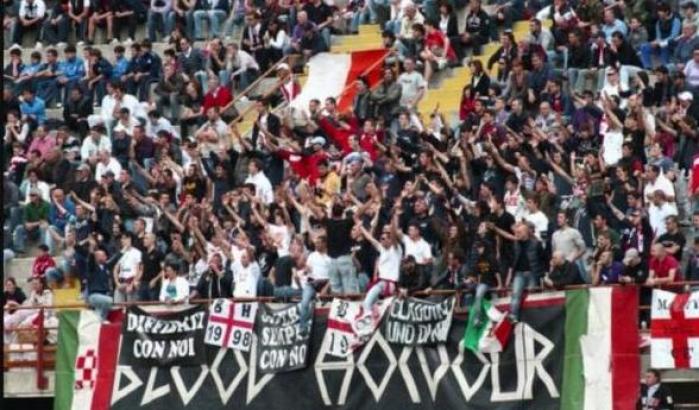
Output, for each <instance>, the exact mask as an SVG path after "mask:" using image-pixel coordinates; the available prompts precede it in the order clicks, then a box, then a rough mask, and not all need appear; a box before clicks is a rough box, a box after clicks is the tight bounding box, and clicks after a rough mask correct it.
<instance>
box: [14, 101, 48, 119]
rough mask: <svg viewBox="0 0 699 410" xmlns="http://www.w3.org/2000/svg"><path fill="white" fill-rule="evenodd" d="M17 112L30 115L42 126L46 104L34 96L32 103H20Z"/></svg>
mask: <svg viewBox="0 0 699 410" xmlns="http://www.w3.org/2000/svg"><path fill="white" fill-rule="evenodd" d="M19 110H20V111H21V112H22V115H32V116H34V118H36V122H38V123H39V124H43V123H44V121H46V104H45V103H44V100H42V99H41V98H39V97H37V96H34V98H32V101H31V102H29V101H22V102H21V103H20V104H19Z"/></svg>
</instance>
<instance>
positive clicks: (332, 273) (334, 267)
mask: <svg viewBox="0 0 699 410" xmlns="http://www.w3.org/2000/svg"><path fill="white" fill-rule="evenodd" d="M328 276H329V277H330V290H331V291H332V292H333V293H339V294H343V293H359V282H358V281H357V270H356V269H355V267H354V262H352V257H351V256H350V255H343V256H340V257H338V258H332V259H331V260H330V270H329V271H328Z"/></svg>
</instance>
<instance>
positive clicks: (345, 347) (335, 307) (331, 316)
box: [323, 298, 393, 357]
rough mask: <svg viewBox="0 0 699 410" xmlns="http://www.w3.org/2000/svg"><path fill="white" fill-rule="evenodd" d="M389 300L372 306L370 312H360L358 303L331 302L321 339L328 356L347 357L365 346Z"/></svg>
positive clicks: (379, 321)
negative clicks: (372, 308) (325, 328)
mask: <svg viewBox="0 0 699 410" xmlns="http://www.w3.org/2000/svg"><path fill="white" fill-rule="evenodd" d="M392 301H393V298H387V299H384V300H381V301H379V302H377V303H376V304H375V305H374V310H373V312H364V309H363V308H362V302H352V301H348V300H342V299H333V303H332V305H330V313H328V322H327V323H328V324H327V330H326V332H325V338H324V339H323V346H324V348H325V346H327V352H328V354H330V355H332V356H336V357H347V356H349V355H351V354H352V352H353V351H354V349H356V348H357V347H359V346H361V345H363V344H364V343H366V342H367V341H368V340H369V338H371V335H372V334H373V333H374V332H375V331H376V329H377V328H378V327H379V324H380V323H381V319H382V318H383V316H384V314H385V313H386V311H387V310H388V307H389V306H391V302H392Z"/></svg>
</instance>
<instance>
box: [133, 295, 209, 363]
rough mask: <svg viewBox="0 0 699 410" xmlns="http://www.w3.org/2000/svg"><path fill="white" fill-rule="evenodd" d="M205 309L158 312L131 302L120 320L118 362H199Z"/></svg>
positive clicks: (200, 361) (201, 354) (204, 356)
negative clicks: (122, 319)
mask: <svg viewBox="0 0 699 410" xmlns="http://www.w3.org/2000/svg"><path fill="white" fill-rule="evenodd" d="M205 323H206V311H205V310H204V307H203V306H197V307H194V308H191V309H187V310H184V311H180V312H174V313H165V314H158V315H157V316H155V315H153V314H151V313H148V312H146V311H144V310H143V309H141V308H139V307H137V306H131V307H129V309H128V310H127V312H126V316H125V317H124V321H123V323H122V328H121V329H122V343H121V352H120V354H119V364H120V365H128V366H134V367H151V366H167V367H170V366H199V365H202V364H204V363H205V362H206V354H205V347H204V343H202V341H203V340H204V325H205Z"/></svg>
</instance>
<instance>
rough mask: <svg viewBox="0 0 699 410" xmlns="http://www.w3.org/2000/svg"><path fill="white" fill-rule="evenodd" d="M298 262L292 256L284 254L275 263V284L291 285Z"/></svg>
mask: <svg viewBox="0 0 699 410" xmlns="http://www.w3.org/2000/svg"><path fill="white" fill-rule="evenodd" d="M295 264H296V262H295V261H294V258H292V257H291V256H289V255H287V256H282V257H281V258H278V259H277V261H276V262H275V264H274V286H291V278H292V276H293V268H294V265H295Z"/></svg>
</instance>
